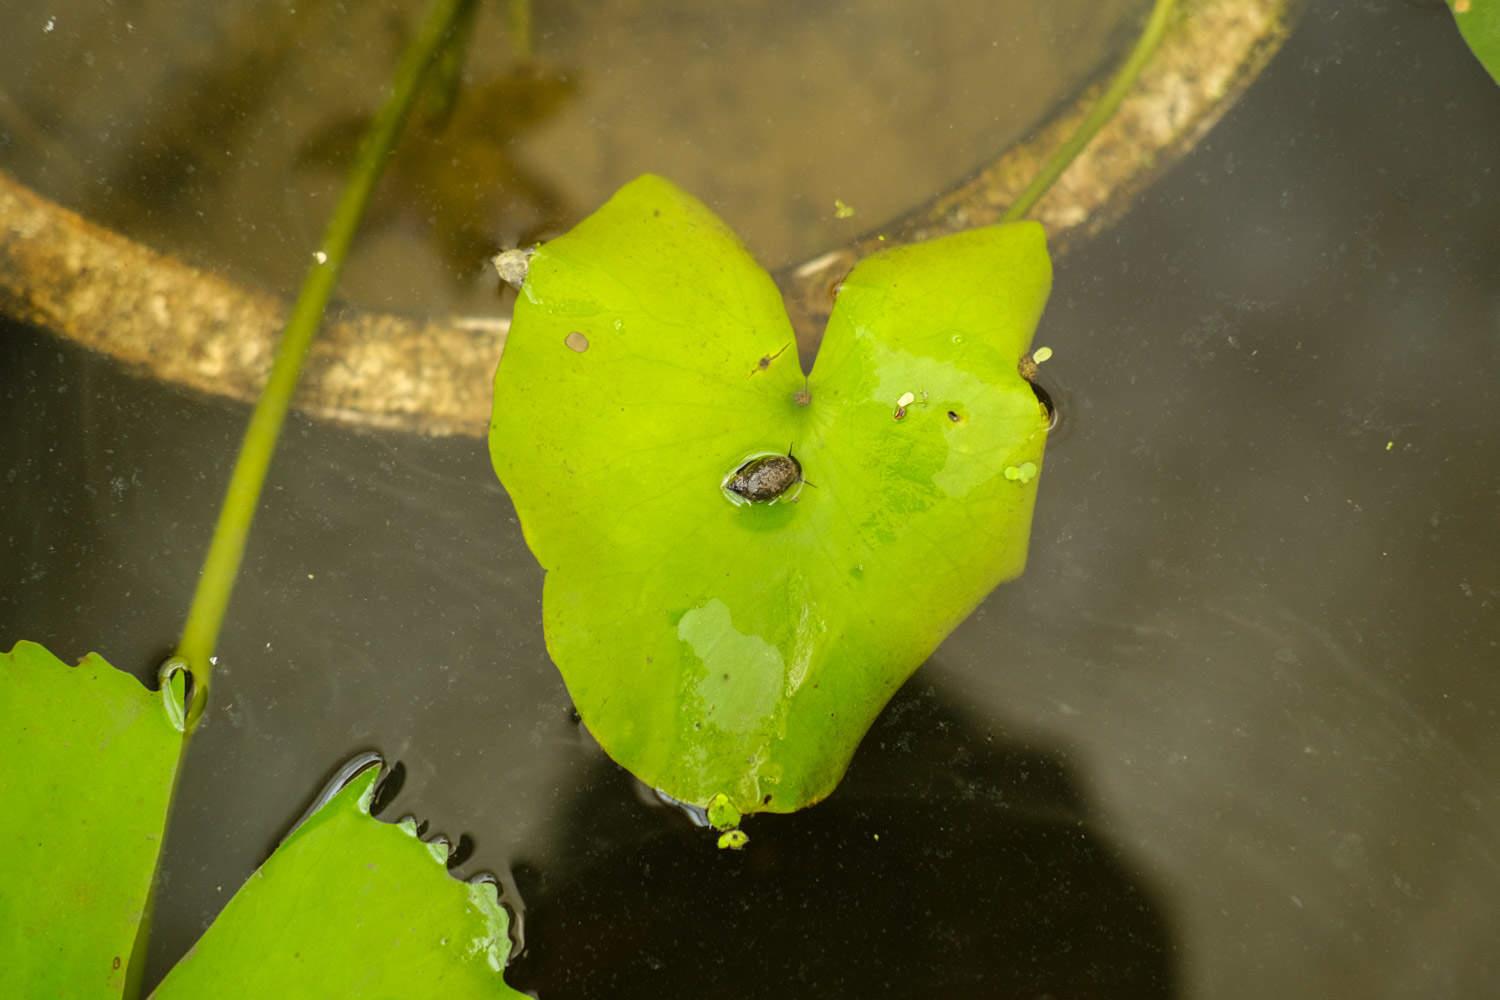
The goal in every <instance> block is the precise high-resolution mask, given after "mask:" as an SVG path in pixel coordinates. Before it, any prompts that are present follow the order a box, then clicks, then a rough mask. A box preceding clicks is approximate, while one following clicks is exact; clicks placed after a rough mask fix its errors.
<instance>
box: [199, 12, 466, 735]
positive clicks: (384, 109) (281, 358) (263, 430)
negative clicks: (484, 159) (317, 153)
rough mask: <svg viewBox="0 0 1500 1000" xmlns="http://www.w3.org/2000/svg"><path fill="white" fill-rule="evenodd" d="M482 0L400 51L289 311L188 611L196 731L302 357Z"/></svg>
mask: <svg viewBox="0 0 1500 1000" xmlns="http://www.w3.org/2000/svg"><path fill="white" fill-rule="evenodd" d="M472 2H473V0H433V2H432V5H431V6H430V7H429V8H428V10H427V13H426V15H425V16H424V17H423V20H422V23H421V25H420V27H419V28H418V30H417V34H416V36H415V37H414V38H412V40H411V42H410V43H409V44H408V45H407V47H406V51H405V52H403V53H402V55H401V62H400V65H399V66H398V67H397V68H396V74H395V77H394V79H393V80H392V81H391V91H390V95H389V96H388V97H387V98H386V100H385V104H384V105H382V106H381V108H380V111H379V113H378V114H377V115H376V116H375V119H374V121H372V122H371V123H370V130H369V132H368V133H366V135H365V138H364V142H363V144H362V145H361V146H360V150H359V153H358V155H357V157H356V158H355V161H354V165H353V167H352V168H351V169H350V171H349V179H348V181H347V182H346V183H345V185H344V190H343V193H342V194H340V196H339V200H338V204H337V205H336V206H335V207H334V210H333V216H332V218H330V219H329V221H328V228H327V229H326V230H325V231H324V233H323V240H322V243H321V244H320V245H319V247H318V250H317V253H316V254H315V255H314V259H315V261H316V263H314V265H313V267H312V268H311V270H309V271H308V272H307V277H306V278H304V279H303V281H302V289H301V291H300V292H299V293H298V295H297V301H296V303H295V304H294V305H293V306H292V311H291V315H290V316H289V317H288V318H287V323H286V329H285V330H284V331H283V333H282V335H281V343H280V344H279V345H278V346H277V348H276V359H275V361H274V362H273V364H272V366H271V375H270V377H269V378H268V379H267V380H266V386H265V389H263V390H262V391H261V394H260V398H259V399H258V400H257V401H256V404H255V410H254V412H253V413H252V414H251V416H250V426H249V428H248V429H247V430H246V431H245V438H244V441H243V442H242V443H241V445H240V453H239V457H238V458H237V459H236V460H235V464H234V472H233V474H232V475H231V476H230V479H229V489H228V491H227V492H226V493H225V495H224V506H223V507H222V508H221V509H220V511H219V521H218V524H216V525H215V526H214V534H213V540H212V541H211V542H210V543H209V547H208V556H207V557H206V558H205V559H204V561H203V571H202V573H201V574H200V575H199V577H198V586H197V589H196V590H195V591H194V592H193V603H192V605H191V607H189V609H188V616H187V622H186V624H185V625H184V626H183V629H182V639H181V641H180V642H179V643H178V645H177V655H178V656H180V657H182V658H183V659H184V660H186V661H187V663H188V666H189V668H190V669H191V670H192V674H193V696H192V701H193V704H192V706H191V707H190V709H189V711H188V725H189V729H190V730H191V727H192V725H193V724H194V723H196V722H197V720H198V718H199V716H201V715H202V712H203V705H204V702H205V699H206V697H207V695H208V685H209V678H210V674H211V673H212V670H213V660H212V656H213V651H214V647H215V646H216V645H217V643H218V640H219V628H220V626H222V625H223V623H224V611H225V608H226V607H227V606H228V604H229V595H230V592H231V591H232V590H233V589H234V580H235V576H236V575H237V574H238V573H239V568H240V561H241V559H242V558H243V556H244V554H245V539H246V536H248V535H249V533H250V522H251V520H252V519H253V518H254V516H255V510H256V507H258V506H259V504H260V493H261V488H262V487H263V486H264V485H265V481H266V470H267V469H268V468H269V467H270V464H271V456H272V455H273V454H274V453H275V451H276V441H277V438H278V437H279V436H280V434H281V426H282V423H283V422H284V421H285V419H286V413H287V408H288V407H289V406H290V405H291V402H292V395H293V393H294V392H295V391H296V388H297V381H298V379H299V378H300V377H301V375H302V363H303V362H304V361H305V360H306V359H307V352H308V349H309V348H310V347H311V346H312V340H313V336H314V335H315V334H316V333H317V332H318V327H319V326H320V325H321V324H322V322H323V312H324V310H325V309H326V308H327V306H328V300H329V297H330V296H332V294H333V289H334V286H335V285H336V284H337V283H338V279H339V272H340V271H342V270H343V266H344V259H345V257H346V256H347V255H348V252H349V244H350V243H351V241H352V240H353V239H354V233H355V230H357V229H358V228H359V223H360V220H361V219H362V218H363V217H364V213H365V208H366V206H368V204H369V201H370V194H371V192H372V191H373V190H374V188H375V183H376V181H378V180H379V179H380V175H381V173H382V171H384V169H385V164H386V160H387V159H388V158H389V156H390V153H391V149H392V148H393V147H394V146H395V144H396V139H397V136H398V135H399V134H400V132H401V126H402V123H403V122H404V121H405V120H406V115H407V112H408V111H410V110H411V107H412V104H413V102H414V101H415V99H416V97H417V94H418V93H419V92H420V91H421V88H422V83H423V81H424V80H425V79H426V77H427V71H428V70H429V69H430V68H431V66H432V64H433V62H434V60H435V58H436V56H437V55H438V53H439V52H440V51H441V50H442V48H443V46H444V43H445V42H446V41H447V39H448V36H449V34H450V32H451V31H452V29H453V26H454V25H455V24H456V23H457V22H458V20H459V18H460V17H461V15H462V14H463V13H464V11H465V10H466V9H467V8H468V7H469V5H470V4H471V3H472Z"/></svg>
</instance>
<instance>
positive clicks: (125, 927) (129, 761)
mask: <svg viewBox="0 0 1500 1000" xmlns="http://www.w3.org/2000/svg"><path fill="white" fill-rule="evenodd" d="M168 697H175V699H176V702H175V705H174V706H173V708H174V709H175V715H176V717H177V718H178V719H179V720H180V719H181V717H182V704H181V698H182V689H181V676H180V675H179V677H178V683H177V685H176V687H175V691H173V692H171V693H170V694H169V696H168ZM163 700H164V697H163V695H162V694H159V693H157V692H154V691H151V690H148V689H147V688H146V687H145V686H144V685H142V684H141V683H140V682H139V681H138V680H136V679H135V678H134V677H132V676H130V675H129V674H127V673H124V672H123V671H120V670H116V669H115V668H114V667H112V666H110V665H109V664H108V663H107V662H105V660H104V659H103V658H102V657H100V656H99V655H97V654H94V653H90V654H89V655H88V656H86V657H85V658H84V659H83V662H82V663H80V664H79V665H78V666H76V667H70V666H68V665H67V664H65V663H63V662H62V661H61V660H59V659H58V658H57V657H55V656H53V655H52V654H51V653H50V652H48V651H47V650H46V649H45V648H43V647H42V646H39V645H37V644H36V643H34V642H19V643H17V644H16V645H15V647H14V648H13V649H11V651H10V652H8V653H0V801H3V802H4V803H5V805H6V809H7V811H8V813H9V815H10V816H11V824H10V827H11V829H10V833H9V834H8V835H7V836H6V838H5V843H4V846H3V847H0V997H69V998H75V997H78V998H88V997H119V996H121V995H122V993H123V992H124V990H125V987H126V982H127V977H128V976H129V974H130V964H131V956H132V953H133V952H134V950H135V945H136V941H137V937H138V935H139V934H140V931H141V926H142V923H143V914H144V912H145V910H146V907H147V900H148V897H149V894H150V888H151V878H152V874H153V872H155V870H156V862H157V856H158V855H159V853H160V851H161V844H162V831H163V829H164V828H165V826H166V820H167V806H168V801H169V800H170V798H171V793H172V785H173V781H174V779H175V776H176V772H177V764H178V760H179V759H180V757H181V752H182V732H181V730H180V729H179V728H177V727H174V725H173V724H172V722H171V720H170V718H169V714H168V711H167V710H165V709H164V708H163Z"/></svg>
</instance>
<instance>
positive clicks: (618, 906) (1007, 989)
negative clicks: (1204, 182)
mask: <svg viewBox="0 0 1500 1000" xmlns="http://www.w3.org/2000/svg"><path fill="white" fill-rule="evenodd" d="M932 669H933V668H932V667H931V666H930V665H929V667H928V671H929V672H930V671H931V670H932ZM929 676H930V674H929ZM598 770H599V771H604V770H615V768H614V765H612V764H610V763H608V762H606V761H603V760H602V759H601V762H600V764H599V765H598ZM613 779H614V780H610V778H609V777H606V776H605V775H602V774H600V775H594V776H591V777H590V779H588V780H585V781H582V782H580V787H582V788H588V789H590V791H589V793H588V794H580V795H579V796H577V797H576V799H575V800H574V801H573V802H572V803H571V804H570V805H569V806H568V807H567V808H566V809H564V810H563V812H562V813H561V815H560V817H559V819H558V821H557V824H556V828H555V829H553V830H551V831H549V832H548V834H547V838H548V844H549V848H548V850H547V853H548V854H549V855H550V856H551V857H553V858H557V859H562V860H561V861H560V862H559V863H555V864H553V865H550V866H548V869H547V870H546V871H544V872H543V871H538V870H534V869H528V868H522V869H521V870H519V871H518V872H517V880H518V882H519V884H520V889H521V892H522V894H523V895H524V897H525V898H526V900H527V918H526V919H527V935H528V940H529V941H530V942H531V947H530V949H529V950H528V951H527V952H525V953H524V954H523V955H521V956H519V957H518V958H517V959H516V960H515V963H514V964H513V966H512V969H511V972H510V973H509V976H510V979H511V981H512V982H513V983H515V984H517V986H518V988H521V989H529V990H532V991H535V992H538V993H539V994H540V995H541V996H545V997H548V998H549V1000H557V998H566V997H584V996H634V995H641V996H646V995H650V996H689V995H693V994H694V993H695V992H696V993H702V992H703V991H704V990H705V989H712V988H714V987H716V986H717V987H720V988H722V987H723V986H725V985H727V984H732V986H733V988H734V991H735V994H736V995H737V996H741V997H783V996H806V995H816V996H822V997H838V996H859V997H871V996H922V995H926V996H944V997H968V996H1012V995H1015V996H1023V995H1024V996H1069V997H1125V996H1128V997H1173V996H1176V995H1178V992H1179V990H1178V969H1177V966H1178V960H1177V951H1176V938H1175V935H1174V933H1173V925H1172V921H1171V919H1170V918H1169V915H1168V914H1167V913H1166V911H1165V907H1164V905H1163V902H1162V901H1161V899H1160V898H1159V897H1158V895H1157V893H1156V892H1155V891H1154V890H1153V888H1152V887H1151V885H1150V884H1149V879H1147V878H1146V877H1145V876H1144V875H1143V874H1142V873H1140V872H1139V871H1137V870H1134V869H1133V866H1132V865H1131V863H1130V861H1129V860H1128V859H1127V858H1124V857H1122V855H1121V854H1120V852H1119V851H1117V850H1116V849H1115V848H1114V847H1113V846H1112V845H1111V843H1110V841H1109V839H1108V838H1107V837H1105V836H1104V835H1103V833H1101V832H1100V830H1099V829H1098V827H1097V825H1096V822H1095V819H1094V817H1093V815H1092V810H1091V809H1090V807H1089V804H1088V803H1087V801H1086V800H1085V797H1084V796H1083V794H1081V792H1080V789H1079V782H1078V779H1077V778H1076V777H1075V775H1074V774H1073V773H1072V769H1071V768H1070V766H1069V765H1068V763H1067V762H1066V760H1065V759H1064V758H1063V757H1062V756H1060V755H1059V754H1058V753H1057V752H1055V751H1053V750H1051V749H1048V748H1045V747H1038V746H1036V745H1031V744H1028V743H1025V742H1019V741H1017V739H1016V738H1015V737H1014V736H1013V735H1011V734H1007V733H1006V732H1005V731H1004V729H1003V727H1001V726H998V725H996V726H993V727H991V726H989V725H986V724H985V723H984V722H983V721H977V720H975V719H971V718H966V717H965V714H964V713H963V711H961V710H960V709H959V707H958V706H956V705H955V704H953V703H952V702H951V701H950V700H949V699H948V697H947V696H946V695H945V694H944V692H943V691H942V690H941V689H940V688H939V687H936V686H934V684H933V683H932V682H931V681H930V680H927V679H924V676H923V675H918V677H916V678H914V679H913V680H912V681H910V682H908V683H907V684H906V685H905V686H904V687H903V688H902V689H901V690H900V692H898V693H897V695H896V697H895V698H894V699H893V700H892V702H891V704H890V705H888V706H887V708H886V710H885V712H884V713H883V714H882V715H881V717H880V718H879V720H878V721H877V722H876V724H875V726H874V727H873V728H872V729H871V731H870V734H869V735H868V736H867V737H866V739H865V741H864V743H863V745H862V746H861V748H860V751H859V753H858V754H857V755H856V757H855V760H854V764H853V766H852V767H851V769H850V771H849V774H848V776H847V777H846V779H845V781H844V783H843V785H842V786H841V787H840V788H839V790H838V791H836V792H835V793H834V794H833V796H832V797H831V798H829V799H828V800H827V801H826V802H824V803H821V804H819V805H817V806H815V807H813V808H811V809H809V810H806V811H804V812H801V813H798V814H794V815H791V816H772V817H762V818H758V819H754V820H751V821H750V822H749V823H748V824H747V826H746V830H747V832H748V833H749V834H750V844H749V845H748V847H747V848H746V849H745V850H744V851H743V852H741V853H739V854H730V853H728V852H722V851H719V850H717V849H716V848H715V846H714V840H713V838H712V837H710V836H708V835H707V833H706V832H705V831H703V830H699V829H694V828H692V827H691V826H690V825H689V824H688V823H687V822H686V821H685V820H683V819H682V818H681V817H679V816H675V815H670V814H667V813H665V812H663V813H662V814H661V816H660V817H658V818H657V821H655V822H653V821H652V820H651V818H650V817H648V818H647V819H646V821H644V822H643V820H642V816H641V811H642V806H641V802H640V797H638V796H637V795H635V794H632V791H631V788H630V785H631V782H630V780H629V779H628V778H627V777H626V776H625V775H624V774H623V773H617V774H616V775H614V776H613ZM641 791H642V792H644V790H641ZM809 991H813V992H811V993H809Z"/></svg>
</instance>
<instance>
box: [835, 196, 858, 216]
mask: <svg viewBox="0 0 1500 1000" xmlns="http://www.w3.org/2000/svg"><path fill="white" fill-rule="evenodd" d="M833 217H834V218H835V219H852V218H854V206H853V205H850V204H849V203H848V202H846V201H844V199H842V198H835V199H833Z"/></svg>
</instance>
